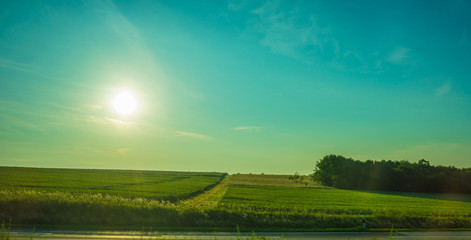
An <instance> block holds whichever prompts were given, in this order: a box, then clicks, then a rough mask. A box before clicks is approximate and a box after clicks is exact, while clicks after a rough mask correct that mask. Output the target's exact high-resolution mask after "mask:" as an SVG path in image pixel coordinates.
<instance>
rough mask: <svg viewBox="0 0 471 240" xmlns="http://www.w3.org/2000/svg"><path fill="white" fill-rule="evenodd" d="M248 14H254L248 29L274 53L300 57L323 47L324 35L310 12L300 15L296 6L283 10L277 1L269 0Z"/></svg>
mask: <svg viewBox="0 0 471 240" xmlns="http://www.w3.org/2000/svg"><path fill="white" fill-rule="evenodd" d="M251 13H252V14H253V15H254V16H256V21H255V23H253V24H252V25H251V31H253V32H255V33H257V34H258V35H260V43H261V44H262V45H264V46H267V47H269V48H270V49H271V51H272V52H273V53H276V54H281V55H285V56H288V57H291V58H295V59H300V58H304V57H306V54H308V55H309V53H312V52H316V51H319V50H322V49H323V48H324V43H323V42H324V40H325V38H326V36H325V35H326V34H325V32H324V31H322V30H321V28H320V27H319V26H318V25H317V24H316V21H315V16H313V15H309V16H307V17H305V18H301V17H300V16H303V14H300V10H299V9H297V8H296V9H294V10H291V11H290V10H286V9H285V8H283V7H282V6H280V1H268V2H266V3H265V4H264V5H262V6H261V7H259V8H257V9H255V10H253V11H252V12H251ZM307 57H312V56H307Z"/></svg>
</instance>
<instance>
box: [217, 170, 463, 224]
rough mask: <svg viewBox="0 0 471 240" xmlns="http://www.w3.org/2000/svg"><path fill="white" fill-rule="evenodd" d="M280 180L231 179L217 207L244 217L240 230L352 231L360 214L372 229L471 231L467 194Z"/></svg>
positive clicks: (269, 177)
mask: <svg viewBox="0 0 471 240" xmlns="http://www.w3.org/2000/svg"><path fill="white" fill-rule="evenodd" d="M286 179H287V176H280V175H278V176H276V175H273V176H266V175H265V176H261V175H259V176H256V177H254V176H253V175H233V176H232V179H231V182H230V184H229V187H228V189H227V191H226V194H225V195H224V197H223V198H222V200H221V201H220V203H219V205H218V208H219V209H221V210H222V209H224V210H226V211H228V212H232V213H233V214H239V215H244V216H246V217H245V221H244V222H245V224H244V222H240V224H241V226H247V225H248V224H250V225H251V226H257V225H260V226H261V225H268V224H271V225H273V226H293V227H295V226H297V227H304V228H309V227H319V228H324V227H333V226H335V227H346V228H352V227H355V226H359V225H360V222H361V219H360V218H361V215H365V216H366V218H367V221H368V226H369V227H372V228H388V227H390V226H391V225H394V226H397V227H400V228H412V227H415V228H440V227H441V228H459V227H469V226H471V202H469V199H470V196H469V195H461V198H460V197H459V196H457V195H455V196H453V201H451V200H443V199H439V198H440V197H439V196H437V195H436V194H428V195H427V194H420V195H418V194H414V193H410V194H407V193H401V194H397V193H396V194H394V193H371V192H359V191H351V190H340V189H335V188H327V187H323V186H320V185H316V184H314V183H311V184H310V185H309V186H307V187H306V186H305V185H303V184H300V183H293V182H290V181H289V180H286ZM280 182H285V183H283V184H280ZM296 184H297V185H298V186H296ZM444 198H446V197H444ZM459 199H461V201H458V200H459Z"/></svg>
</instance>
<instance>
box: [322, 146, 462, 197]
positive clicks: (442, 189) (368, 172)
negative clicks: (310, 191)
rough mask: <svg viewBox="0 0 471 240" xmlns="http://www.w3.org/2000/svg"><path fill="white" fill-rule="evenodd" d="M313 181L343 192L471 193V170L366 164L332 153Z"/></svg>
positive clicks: (420, 164)
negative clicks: (347, 190) (353, 190)
mask: <svg viewBox="0 0 471 240" xmlns="http://www.w3.org/2000/svg"><path fill="white" fill-rule="evenodd" d="M313 180H314V181H317V182H320V183H322V184H324V185H326V186H331V187H336V188H342V189H355V190H371V191H397V192H426V193H471V168H461V169H460V168H456V167H453V166H432V165H430V162H429V161H426V160H424V159H422V160H419V161H418V162H416V163H411V162H408V161H391V160H388V161H385V160H382V161H372V160H368V161H366V162H362V161H359V160H354V159H352V158H346V157H343V156H340V155H334V154H331V155H327V156H325V157H324V158H322V159H321V160H320V161H318V162H317V163H316V168H315V170H314V174H313Z"/></svg>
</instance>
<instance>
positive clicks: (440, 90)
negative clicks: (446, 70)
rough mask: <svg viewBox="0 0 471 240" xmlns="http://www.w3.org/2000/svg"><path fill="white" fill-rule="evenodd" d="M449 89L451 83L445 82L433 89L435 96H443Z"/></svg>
mask: <svg viewBox="0 0 471 240" xmlns="http://www.w3.org/2000/svg"><path fill="white" fill-rule="evenodd" d="M451 87H452V85H451V82H447V83H445V84H443V85H441V86H440V87H438V88H437V89H435V95H436V96H442V95H445V94H447V93H448V92H449V91H450V90H451Z"/></svg>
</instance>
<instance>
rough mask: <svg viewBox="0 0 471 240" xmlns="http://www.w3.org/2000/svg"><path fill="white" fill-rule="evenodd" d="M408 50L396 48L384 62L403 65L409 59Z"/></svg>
mask: <svg viewBox="0 0 471 240" xmlns="http://www.w3.org/2000/svg"><path fill="white" fill-rule="evenodd" d="M409 52H410V49H408V48H405V47H396V49H394V50H393V51H392V52H391V54H389V56H388V58H387V59H386V61H388V62H390V63H393V64H404V63H405V61H406V60H408V58H409Z"/></svg>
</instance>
